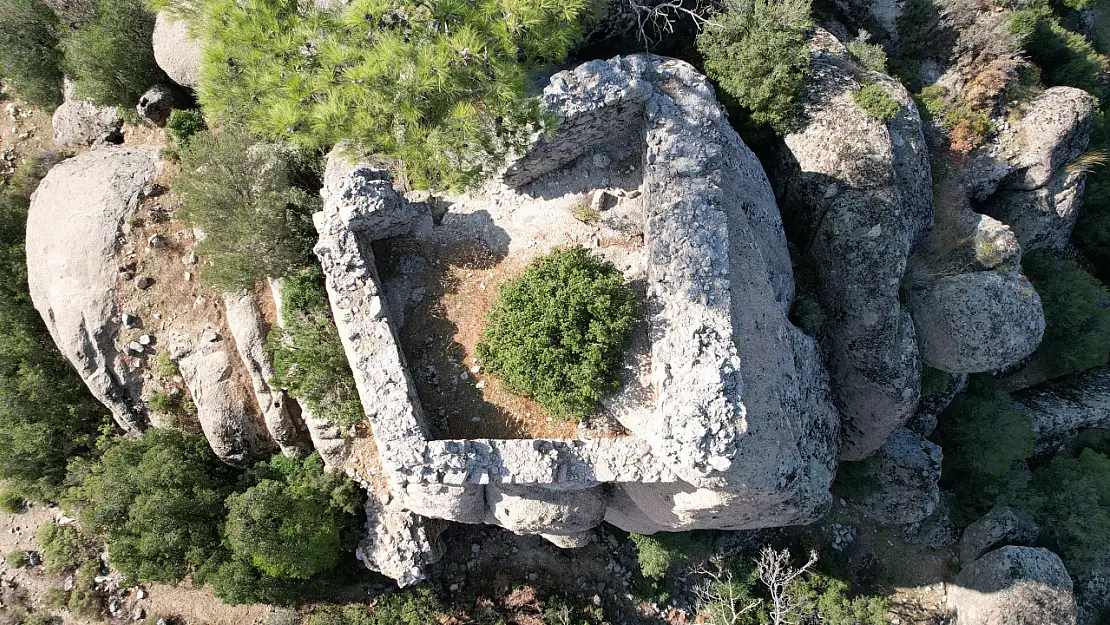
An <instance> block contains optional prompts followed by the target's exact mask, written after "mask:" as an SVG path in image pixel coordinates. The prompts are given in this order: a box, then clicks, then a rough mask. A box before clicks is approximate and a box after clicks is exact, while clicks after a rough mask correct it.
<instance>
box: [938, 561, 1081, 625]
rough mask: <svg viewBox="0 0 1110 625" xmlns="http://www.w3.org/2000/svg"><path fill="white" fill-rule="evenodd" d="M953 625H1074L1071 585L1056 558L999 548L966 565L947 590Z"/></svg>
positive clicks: (1066, 572) (1074, 615)
mask: <svg viewBox="0 0 1110 625" xmlns="http://www.w3.org/2000/svg"><path fill="white" fill-rule="evenodd" d="M948 604H949V606H950V607H952V608H954V609H955V610H956V615H957V616H956V623H957V624H958V625H1024V624H1026V623H1053V624H1054V625H1074V623H1075V622H1076V608H1075V599H1074V598H1073V597H1072V581H1071V578H1070V577H1069V576H1068V571H1067V569H1066V568H1064V563H1063V562H1061V561H1060V556H1057V555H1056V554H1054V553H1052V552H1051V551H1049V550H1047V549H1042V548H1039V547H1002V548H1001V549H996V550H994V551H991V552H989V553H987V554H986V555H984V556H983V557H981V558H979V559H978V560H975V561H974V562H972V563H970V564H968V565H966V566H965V567H964V568H963V570H961V571H960V573H959V575H957V576H956V579H955V582H954V583H953V584H951V585H949V590H948Z"/></svg>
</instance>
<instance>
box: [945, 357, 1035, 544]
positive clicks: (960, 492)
mask: <svg viewBox="0 0 1110 625" xmlns="http://www.w3.org/2000/svg"><path fill="white" fill-rule="evenodd" d="M1035 438H1036V436H1035V435H1034V433H1033V419H1032V417H1030V416H1029V415H1028V414H1027V413H1025V412H1022V411H1020V410H1018V409H1017V408H1016V407H1015V406H1014V403H1013V400H1011V399H1010V396H1009V395H1007V394H1006V393H1004V392H1002V391H1000V390H997V389H996V388H994V386H993V384H992V383H991V382H990V381H989V380H985V379H983V378H979V377H977V378H973V379H972V381H971V383H970V385H969V388H968V391H967V392H966V393H965V394H963V395H959V396H957V397H956V398H955V399H954V400H953V401H952V403H951V404H950V405H949V406H948V408H947V409H946V410H945V411H944V412H943V413H941V415H940V417H939V418H938V423H937V430H936V433H935V434H934V435H933V439H934V440H935V442H936V443H937V444H939V445H940V446H941V448H942V449H943V450H944V464H943V466H942V468H941V483H942V484H943V485H944V486H945V487H947V488H949V489H951V490H952V492H953V496H954V501H953V506H952V514H953V518H954V519H955V520H956V521H957V522H962V523H965V524H966V523H970V522H971V521H973V520H974V519H976V518H977V517H979V516H981V515H982V514H984V513H985V512H987V510H989V509H990V508H991V507H992V506H994V504H995V503H996V502H997V501H999V500H1013V499H1016V498H1018V497H1017V493H1020V492H1021V491H1022V490H1023V489H1024V488H1025V483H1026V481H1027V480H1028V471H1027V469H1026V468H1025V465H1024V462H1025V460H1027V459H1028V458H1029V457H1030V456H1031V455H1032V454H1033V442H1034V440H1035Z"/></svg>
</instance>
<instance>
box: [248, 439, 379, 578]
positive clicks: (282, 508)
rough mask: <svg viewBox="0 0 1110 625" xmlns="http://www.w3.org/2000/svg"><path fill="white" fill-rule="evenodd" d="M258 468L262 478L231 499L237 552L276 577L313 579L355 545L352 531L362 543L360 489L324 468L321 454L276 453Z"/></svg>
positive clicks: (348, 480)
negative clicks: (300, 456)
mask: <svg viewBox="0 0 1110 625" xmlns="http://www.w3.org/2000/svg"><path fill="white" fill-rule="evenodd" d="M253 472H254V473H255V474H257V478H258V482H257V483H256V484H255V485H254V486H252V487H250V488H248V489H247V490H246V491H244V492H242V493H239V494H236V495H232V496H231V497H229V498H228V501H227V506H228V509H229V510H230V512H229V514H228V519H227V526H226V532H227V542H228V545H229V546H230V547H231V550H232V551H233V552H234V553H235V554H237V555H240V556H244V557H245V558H246V559H249V560H250V561H251V562H252V563H253V564H254V566H256V567H258V569H259V570H261V571H262V572H263V573H265V574H267V575H269V576H271V577H277V578H291V579H308V578H310V577H312V576H313V575H316V574H317V573H320V572H321V571H324V570H326V569H330V568H332V567H334V566H335V565H336V563H338V562H339V556H340V553H341V551H342V550H343V549H344V548H345V547H346V548H351V547H353V546H354V544H352V541H351V538H352V536H353V537H354V538H355V541H353V542H354V543H355V544H357V537H358V536H357V530H358V529H359V526H360V524H361V523H360V520H359V518H358V516H357V513H358V511H359V506H360V504H361V497H360V496H359V491H358V489H357V487H356V486H355V485H354V483H353V482H352V481H351V480H350V479H348V478H347V477H346V476H344V475H342V474H339V473H330V472H325V471H324V463H323V461H322V460H321V459H320V456H319V455H318V454H313V455H311V456H309V457H308V458H307V459H306V460H304V461H300V460H296V459H291V458H286V457H284V456H275V457H274V458H273V459H272V460H271V461H270V462H269V463H261V464H259V465H257V466H256V467H255V468H254V469H253ZM352 530H354V531H355V534H353V535H352ZM345 543H346V544H345Z"/></svg>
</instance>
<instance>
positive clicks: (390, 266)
mask: <svg viewBox="0 0 1110 625" xmlns="http://www.w3.org/2000/svg"><path fill="white" fill-rule="evenodd" d="M639 159H640V156H639V154H636V153H635V152H634V151H633V150H631V149H629V148H628V146H620V145H618V146H614V149H613V154H612V155H610V154H602V153H598V154H591V155H586V156H583V157H582V158H581V159H579V161H578V162H576V163H573V164H571V165H570V166H568V167H566V168H563V169H561V170H559V171H557V172H553V173H551V174H548V175H546V176H544V177H542V178H540V179H539V180H537V181H535V182H533V183H532V184H530V185H528V186H527V187H524V188H522V189H510V188H508V187H505V186H503V185H500V184H496V183H495V184H491V185H488V186H486V187H485V188H483V189H482V190H480V191H476V192H474V193H472V194H470V195H466V196H459V197H453V198H448V200H447V203H448V204H449V205H450V206H449V208H448V210H447V212H446V214H445V215H443V216H442V217H441V218H440V219H439V220H438V221H437V222H436V223H435V224H434V225H430V226H429V227H428V228H425V229H422V230H419V231H418V232H416V233H415V234H413V235H410V236H406V237H400V238H398V239H391V240H387V241H383V242H380V243H379V244H377V245H376V246H375V254H376V260H377V266H378V269H379V272H380V273H381V275H382V279H383V282H384V284H385V290H386V292H387V294H388V295H389V297H390V303H391V307H392V308H394V310H400V311H402V312H403V318H404V323H403V325H402V327H401V329H400V331H399V334H400V340H401V346H402V349H403V350H404V352H405V355H406V358H407V360H408V363H409V367H410V370H411V371H412V374H413V378H414V381H415V384H416V386H417V390H418V393H419V395H420V399H421V402H422V403H423V405H424V408H425V412H426V413H427V414H428V415H429V417H430V420H431V421H432V422H433V423H436V424H438V425H439V430H440V431H439V432H438V433H437V434H438V435H439V436H440V437H444V438H576V437H581V436H606V435H623V434H625V432H624V431H623V429H622V428H620V427H619V426H618V425H614V423H600V421H599V420H596V421H595V422H588V423H587V424H585V425H583V426H581V427H580V426H579V425H578V424H576V423H569V422H564V421H559V420H556V419H553V418H552V417H551V416H550V415H548V414H547V413H546V412H545V411H544V410H543V408H541V407H540V406H538V405H537V404H536V403H535V402H533V401H531V400H529V399H527V398H524V397H520V396H517V395H515V394H513V393H511V392H509V391H508V390H506V389H505V388H504V387H503V386H502V384H501V383H500V381H499V380H498V379H497V378H496V376H490V375H487V373H486V372H485V371H484V370H483V368H482V363H481V362H479V361H477V360H476V350H475V346H476V345H477V343H478V342H479V340H480V339H481V334H482V329H483V328H484V326H485V321H486V314H487V312H488V311H489V309H490V308H491V307H492V306H493V305H494V303H495V302H496V299H497V290H498V287H499V286H500V285H501V284H503V283H504V282H505V281H506V280H510V279H512V278H513V277H515V276H517V275H519V274H520V272H522V271H523V270H524V268H525V267H526V266H527V265H528V263H529V262H530V261H531V260H533V259H535V258H536V257H537V256H539V255H541V254H543V253H546V252H548V251H550V250H552V249H554V248H556V247H565V246H571V245H582V246H584V247H587V248H589V249H591V250H592V251H594V252H596V253H598V254H600V255H601V256H603V257H605V258H606V259H607V260H609V261H611V262H613V264H614V265H616V266H617V268H618V269H619V270H621V271H622V272H624V274H625V277H626V279H628V280H629V281H632V282H636V281H642V278H643V275H644V271H645V260H644V251H643V231H642V227H643V224H642V222H643V204H642V199H641V193H642V191H641V187H642V183H643V179H642V170H641V165H640V163H639ZM595 190H603V191H605V192H606V194H607V195H606V196H605V198H604V201H603V204H604V209H603V210H599V211H597V212H596V213H591V211H589V210H588V207H589V206H590V204H591V201H592V200H593V194H594V191H595Z"/></svg>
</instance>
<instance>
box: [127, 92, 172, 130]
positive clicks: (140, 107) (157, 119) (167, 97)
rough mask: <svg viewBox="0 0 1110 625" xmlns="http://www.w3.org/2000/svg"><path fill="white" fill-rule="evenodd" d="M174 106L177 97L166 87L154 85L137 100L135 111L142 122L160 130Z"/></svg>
mask: <svg viewBox="0 0 1110 625" xmlns="http://www.w3.org/2000/svg"><path fill="white" fill-rule="evenodd" d="M176 104H177V97H176V96H175V95H174V92H173V89H171V88H170V87H168V86H166V85H155V86H153V87H151V88H150V89H147V91H146V93H144V94H143V95H142V97H140V98H139V103H138V104H136V105H135V111H136V112H137V113H138V114H139V117H140V118H141V119H142V120H143V121H144V122H146V123H148V124H151V125H152V126H158V127H159V128H161V127H162V126H165V125H166V120H168V119H169V118H170V114H171V113H173V109H174V108H176Z"/></svg>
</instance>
